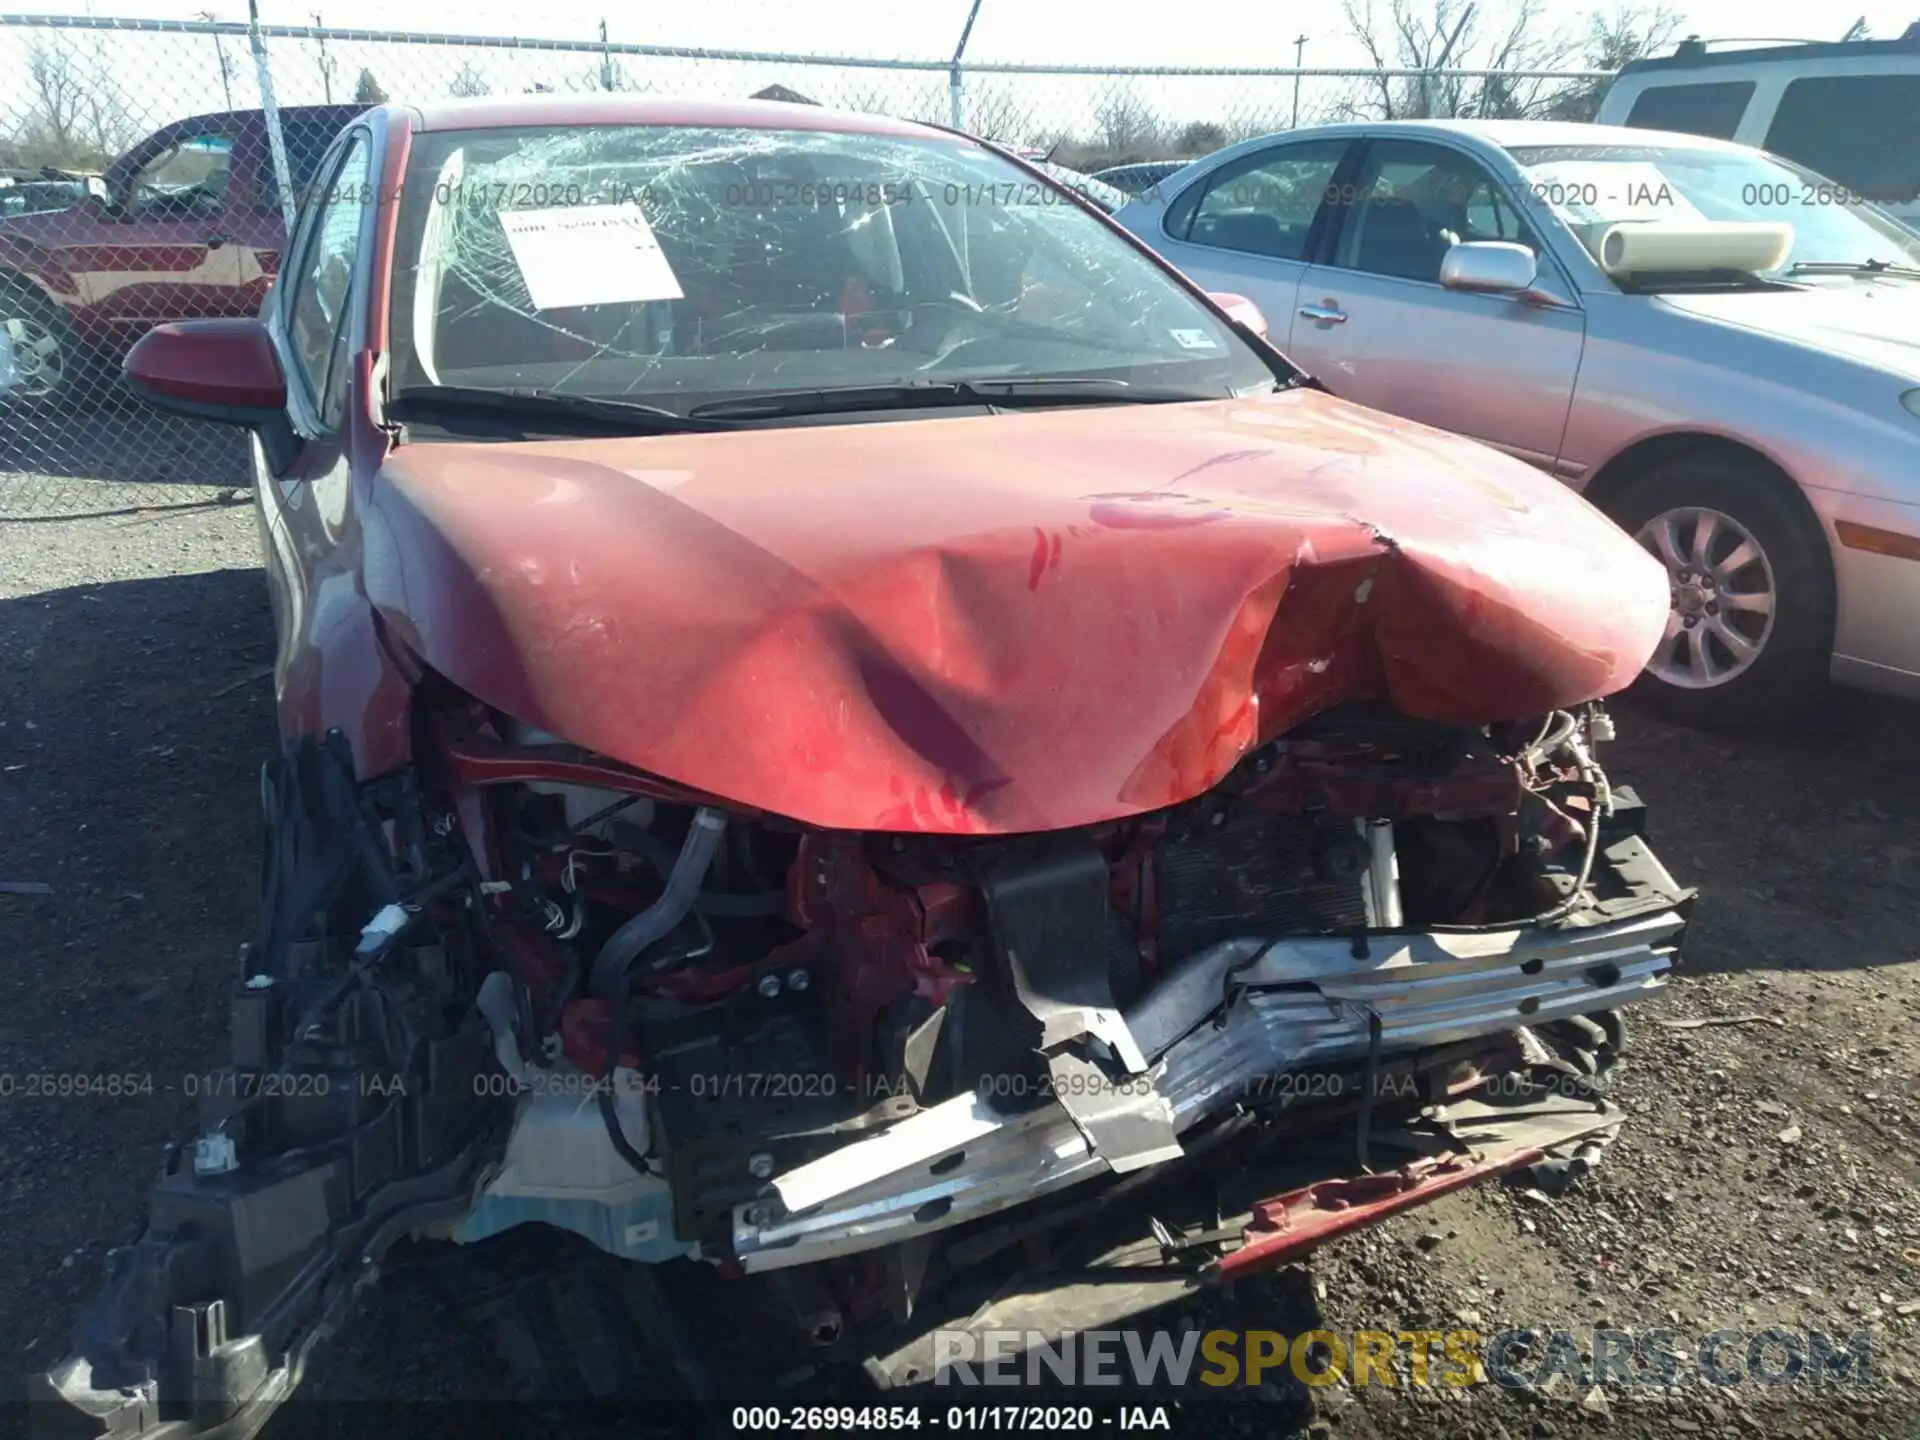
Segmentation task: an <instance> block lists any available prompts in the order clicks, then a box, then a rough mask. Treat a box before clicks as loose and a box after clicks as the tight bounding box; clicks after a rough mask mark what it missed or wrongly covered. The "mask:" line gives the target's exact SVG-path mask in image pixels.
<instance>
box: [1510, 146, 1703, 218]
mask: <svg viewBox="0 0 1920 1440" xmlns="http://www.w3.org/2000/svg"><path fill="white" fill-rule="evenodd" d="M1526 198H1527V200H1528V201H1529V202H1530V203H1532V204H1535V205H1545V206H1548V207H1549V208H1551V209H1554V210H1558V211H1559V212H1560V213H1561V214H1562V215H1564V216H1566V218H1567V219H1569V220H1571V221H1572V222H1573V223H1574V224H1576V225H1610V224H1613V223H1614V222H1615V221H1620V220H1667V221H1677V222H1679V223H1681V224H1692V223H1694V222H1696V221H1699V220H1703V219H1705V218H1706V217H1705V216H1703V215H1701V213H1700V212H1699V210H1697V209H1696V208H1695V207H1694V204H1693V202H1692V201H1691V200H1689V199H1687V197H1686V196H1685V195H1683V194H1681V193H1680V188H1679V186H1677V185H1675V184H1674V183H1673V181H1672V180H1670V179H1668V178H1667V175H1666V173H1665V172H1664V171H1662V170H1661V168H1660V167H1659V166H1658V165H1656V164H1654V163H1653V162H1652V161H1649V160H1631V161H1613V160H1555V161H1551V162H1549V163H1547V164H1545V165H1533V166H1529V167H1528V169H1527V188H1526Z"/></svg>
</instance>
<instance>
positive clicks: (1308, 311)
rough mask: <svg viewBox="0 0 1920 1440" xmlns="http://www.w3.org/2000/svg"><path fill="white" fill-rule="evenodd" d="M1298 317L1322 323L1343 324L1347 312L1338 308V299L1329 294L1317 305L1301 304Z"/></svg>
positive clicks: (1345, 321)
mask: <svg viewBox="0 0 1920 1440" xmlns="http://www.w3.org/2000/svg"><path fill="white" fill-rule="evenodd" d="M1300 318H1301V319H1302V320H1317V321H1319V322H1320V323H1321V324H1323V325H1344V324H1346V323H1347V312H1346V311H1344V310H1342V309H1341V308H1340V304H1339V302H1338V301H1336V300H1335V299H1333V298H1332V297H1331V296H1329V297H1328V298H1327V299H1325V300H1323V301H1321V302H1320V303H1319V304H1318V305H1302V306H1301V307H1300Z"/></svg>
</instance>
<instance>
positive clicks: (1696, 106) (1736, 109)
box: [1627, 80, 1753, 140]
mask: <svg viewBox="0 0 1920 1440" xmlns="http://www.w3.org/2000/svg"><path fill="white" fill-rule="evenodd" d="M1752 98H1753V82H1752V81H1751V80H1723V81H1720V82H1718V83H1716V84H1713V85H1655V86H1652V87H1651V88H1649V89H1646V90H1643V91H1641V92H1640V98H1639V99H1638V100H1636V101H1634V102H1633V109H1632V110H1631V111H1630V112H1629V113H1628V115H1627V124H1629V125H1634V126H1638V127H1639V128H1640V129H1642V130H1678V131H1679V132H1680V133H1681V134H1683V135H1706V136H1710V137H1711V138H1713V139H1715V140H1731V139H1732V138H1733V132H1734V131H1736V130H1738V129H1739V128H1740V117H1741V116H1742V115H1744V114H1746V113H1747V101H1748V100H1750V99H1752Z"/></svg>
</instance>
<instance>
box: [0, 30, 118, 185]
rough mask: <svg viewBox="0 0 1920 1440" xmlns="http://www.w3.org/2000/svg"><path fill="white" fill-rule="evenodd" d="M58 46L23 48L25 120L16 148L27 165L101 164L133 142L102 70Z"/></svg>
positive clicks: (45, 44)
mask: <svg viewBox="0 0 1920 1440" xmlns="http://www.w3.org/2000/svg"><path fill="white" fill-rule="evenodd" d="M99 61H100V56H99V55H98V54H96V55H95V56H94V62H95V63H93V64H91V65H89V64H87V63H86V62H84V61H82V60H81V59H80V58H79V57H78V56H76V54H75V52H74V51H73V50H71V49H69V48H68V47H67V46H65V45H62V44H59V43H50V42H48V41H46V40H35V41H34V42H33V43H32V44H31V45H29V46H28V47H27V57H26V67H25V68H26V80H27V86H26V88H27V115H26V120H25V122H24V123H23V124H22V125H21V127H20V139H19V144H20V148H21V150H22V152H23V153H25V154H27V155H28V156H29V157H30V160H29V163H31V164H37V165H59V166H63V167H69V168H77V169H89V168H98V167H100V166H103V165H105V164H106V162H107V161H109V160H111V159H112V158H113V157H114V156H115V155H117V154H119V153H120V151H121V150H123V149H125V148H126V146H127V144H128V143H129V141H131V139H132V138H133V135H132V132H133V126H132V123H131V121H130V119H129V117H128V115H127V111H126V106H125V105H124V104H123V103H122V102H121V99H120V95H119V92H118V91H117V90H116V89H115V88H114V87H113V85H112V82H111V81H110V80H109V78H108V76H107V73H106V70H105V68H104V66H103V65H101V64H100V63H99Z"/></svg>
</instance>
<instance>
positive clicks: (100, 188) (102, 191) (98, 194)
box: [86, 175, 113, 210]
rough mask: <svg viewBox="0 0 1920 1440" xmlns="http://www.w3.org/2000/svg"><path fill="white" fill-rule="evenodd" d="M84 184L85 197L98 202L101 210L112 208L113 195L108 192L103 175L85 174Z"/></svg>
mask: <svg viewBox="0 0 1920 1440" xmlns="http://www.w3.org/2000/svg"><path fill="white" fill-rule="evenodd" d="M86 185H87V198H88V199H89V200H92V201H94V202H95V203H96V204H98V205H99V206H100V208H101V209H102V210H111V209H112V208H113V196H112V195H111V194H110V193H108V190H107V182H106V179H105V177H103V176H100V175H89V176H87V180H86Z"/></svg>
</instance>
